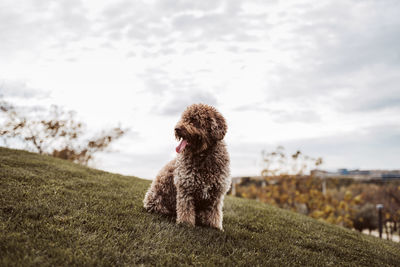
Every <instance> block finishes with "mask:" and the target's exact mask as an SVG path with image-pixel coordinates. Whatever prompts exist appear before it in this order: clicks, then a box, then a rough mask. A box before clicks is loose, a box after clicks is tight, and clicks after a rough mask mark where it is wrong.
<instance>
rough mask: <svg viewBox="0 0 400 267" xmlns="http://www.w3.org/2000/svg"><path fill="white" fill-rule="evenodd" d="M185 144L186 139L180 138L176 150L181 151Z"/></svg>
mask: <svg viewBox="0 0 400 267" xmlns="http://www.w3.org/2000/svg"><path fill="white" fill-rule="evenodd" d="M186 145H187V141H186V140H185V139H183V140H182V142H181V143H180V144H179V145H178V146H177V147H176V149H175V150H176V152H177V153H181V152H182V151H183V150H184V149H185V146H186Z"/></svg>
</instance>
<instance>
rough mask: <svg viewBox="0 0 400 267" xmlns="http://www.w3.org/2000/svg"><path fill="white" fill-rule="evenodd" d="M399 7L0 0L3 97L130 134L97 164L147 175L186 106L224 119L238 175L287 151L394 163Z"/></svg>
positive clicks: (398, 138)
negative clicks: (269, 153)
mask: <svg viewBox="0 0 400 267" xmlns="http://www.w3.org/2000/svg"><path fill="white" fill-rule="evenodd" d="M399 14H400V1H398V0H393V1H386V0H385V1H384V0H376V1H369V0H363V1H358V0H357V1H349V0H344V1H341V0H334V1H312V0H310V1H273V0H271V1H265V0H262V1H241V0H226V1H219V0H212V1H210V0H202V1H180V0H160V1H132V0H126V1H99V0H90V1H88V0H87V1H79V0H57V1H49V0H32V1H24V0H1V2H0V95H2V96H3V98H4V99H6V100H8V101H10V102H12V103H14V104H16V105H21V106H24V105H39V106H47V105H50V104H57V105H60V106H63V107H64V108H65V109H67V110H75V111H76V112H77V114H78V116H79V118H80V119H81V120H83V121H85V122H86V123H87V125H88V126H89V128H90V129H93V130H100V129H102V128H106V127H112V126H114V125H117V124H118V123H121V125H122V126H124V127H129V128H130V129H131V131H130V133H129V134H128V135H126V136H125V137H124V138H123V139H121V140H119V141H118V142H117V143H115V144H114V146H113V148H112V149H113V152H112V153H109V154H102V155H100V156H99V157H97V160H96V161H95V162H94V166H95V167H97V168H100V169H105V170H109V171H113V172H118V173H124V174H129V175H136V176H139V177H144V178H153V177H154V176H155V175H156V173H157V172H158V170H159V169H160V168H161V167H162V166H163V165H164V164H165V163H166V162H167V161H168V160H170V159H172V158H173V157H174V156H175V146H176V145H177V142H176V141H175V139H174V135H173V129H174V125H175V123H176V122H177V121H178V120H179V116H180V113H181V112H182V111H183V110H184V108H185V107H186V106H188V105H190V104H192V103H198V102H203V103H207V104H210V105H214V106H216V107H217V108H218V109H219V110H220V111H221V113H222V114H223V115H224V116H225V117H226V119H227V121H228V125H229V130H228V134H227V136H226V142H227V144H228V149H229V152H230V155H231V164H232V165H231V170H232V175H233V176H239V175H257V174H259V173H260V171H261V169H262V166H261V160H260V159H261V151H262V150H271V149H273V148H275V147H276V146H278V145H283V146H284V147H285V148H286V150H287V152H289V153H291V152H295V150H297V149H300V150H302V151H303V152H304V153H305V154H308V155H310V156H313V157H319V156H320V157H322V158H323V159H324V161H325V163H324V165H323V166H322V168H325V169H330V170H332V169H336V168H342V167H347V168H363V169H399V168H400V161H399V159H400V156H399V154H400V16H399Z"/></svg>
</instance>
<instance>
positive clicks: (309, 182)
mask: <svg viewBox="0 0 400 267" xmlns="http://www.w3.org/2000/svg"><path fill="white" fill-rule="evenodd" d="M296 154H297V155H296ZM293 155H294V156H295V157H293ZM293 155H291V156H289V157H287V156H286V154H285V153H284V150H283V148H282V147H279V148H278V149H277V151H274V152H271V153H268V154H267V153H263V156H264V157H266V158H264V159H267V164H266V166H267V167H271V166H273V168H274V169H273V171H270V170H268V169H264V170H263V174H264V176H261V177H260V178H244V179H242V180H241V182H240V183H237V184H235V190H234V192H235V194H236V196H238V197H244V198H251V199H258V200H259V201H261V202H264V203H268V204H272V205H275V206H278V207H280V208H284V209H289V210H292V211H295V212H299V213H302V214H305V215H308V216H311V217H313V218H315V219H319V220H323V221H326V222H329V223H333V224H337V225H341V226H344V227H348V228H355V229H357V230H359V231H362V230H364V229H368V230H370V231H371V230H375V229H377V228H378V213H377V210H376V205H377V204H383V205H384V209H383V215H384V216H383V220H384V226H385V228H384V230H385V232H386V234H387V236H388V237H389V238H391V237H392V236H393V234H394V233H396V232H397V231H400V230H399V223H400V181H392V182H385V183H378V184H374V183H361V182H355V181H354V180H352V179H340V178H339V179H338V178H336V179H334V178H329V179H320V178H317V177H313V176H312V175H304V174H303V173H304V170H305V169H309V168H311V166H313V167H316V165H317V163H318V165H320V164H319V163H320V162H322V159H312V158H310V157H305V156H302V153H301V152H300V151H297V152H296V153H295V154H293ZM288 158H290V161H291V162H292V163H294V164H295V167H293V166H290V164H289V165H284V162H286V163H287V162H288V161H289V160H288ZM276 159H278V160H280V161H281V163H280V164H282V166H285V168H286V169H284V168H282V169H278V168H277V167H276V166H277V164H275V165H274V164H271V162H276ZM274 160H275V161H274ZM310 164H313V165H311V166H310ZM298 166H301V167H300V168H298ZM295 168H297V170H301V172H298V173H288V170H293V169H295ZM265 174H275V175H265Z"/></svg>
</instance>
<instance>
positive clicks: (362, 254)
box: [0, 148, 400, 266]
mask: <svg viewBox="0 0 400 267" xmlns="http://www.w3.org/2000/svg"><path fill="white" fill-rule="evenodd" d="M160 167H161V166H160ZM148 186H149V181H145V180H142V179H139V178H135V177H128V176H122V175H118V174H111V173H107V172H103V171H99V170H94V169H90V168H86V167H83V166H80V165H76V164H73V163H71V162H67V161H63V160H59V159H55V158H51V157H47V156H40V155H37V154H32V153H28V152H25V151H18V150H10V149H5V148H0V266H14V265H15V266H31V265H35V266H48V265H52V266H54V265H64V266H72V265H80V266H81V265H85V266H91V265H96V266H103V265H104V266H110V265H128V266H132V265H207V266H210V265H247V266H256V265H264V266H265V265H267V266H295V265H298V266H357V265H358V266H367V265H368V266H400V245H399V244H398V243H393V242H389V241H385V240H380V239H378V238H374V237H370V236H366V235H362V234H359V233H357V232H354V231H350V230H347V229H343V228H340V227H337V226H333V225H328V224H326V223H323V222H319V221H316V220H313V219H311V218H308V217H305V216H302V215H299V214H295V213H292V212H289V211H285V210H281V209H278V208H275V207H271V206H268V205H265V204H261V203H258V202H255V201H251V200H244V199H238V198H233V197H227V199H226V201H225V207H224V212H225V215H224V228H225V232H220V231H218V230H214V229H209V228H204V227H196V228H191V227H188V226H181V225H176V224H175V223H174V220H173V219H172V218H168V217H163V216H160V215H156V214H149V213H147V212H145V211H144V210H143V209H142V199H143V196H144V193H145V191H146V189H147V187H148Z"/></svg>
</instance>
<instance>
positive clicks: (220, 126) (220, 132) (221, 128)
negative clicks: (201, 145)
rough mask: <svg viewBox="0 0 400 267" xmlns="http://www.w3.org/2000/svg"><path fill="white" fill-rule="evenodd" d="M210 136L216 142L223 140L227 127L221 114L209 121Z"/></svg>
mask: <svg viewBox="0 0 400 267" xmlns="http://www.w3.org/2000/svg"><path fill="white" fill-rule="evenodd" d="M211 130H212V135H213V136H214V138H215V139H216V140H222V139H224V136H225V134H226V131H227V130H228V126H227V125H226V122H225V119H224V117H222V115H221V114H216V116H215V117H213V118H212V120H211Z"/></svg>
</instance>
